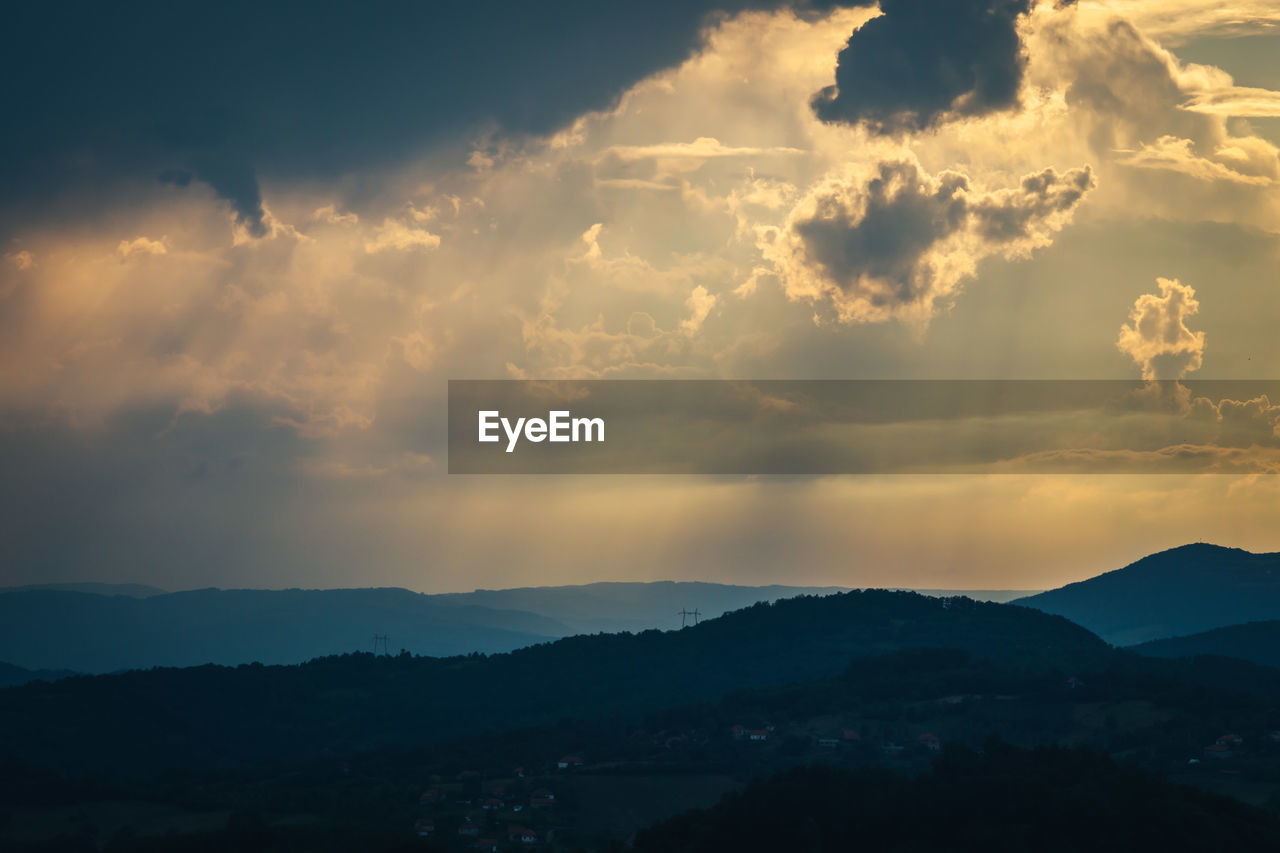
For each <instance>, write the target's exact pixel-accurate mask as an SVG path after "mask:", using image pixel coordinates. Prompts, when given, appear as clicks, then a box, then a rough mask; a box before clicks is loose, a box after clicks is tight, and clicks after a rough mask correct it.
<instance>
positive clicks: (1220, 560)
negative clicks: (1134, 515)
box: [1015, 544, 1280, 646]
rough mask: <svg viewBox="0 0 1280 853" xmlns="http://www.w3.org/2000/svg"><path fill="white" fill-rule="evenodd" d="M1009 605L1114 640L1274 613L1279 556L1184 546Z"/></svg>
mask: <svg viewBox="0 0 1280 853" xmlns="http://www.w3.org/2000/svg"><path fill="white" fill-rule="evenodd" d="M1015 603H1016V604H1021V605H1024V606H1026V607H1034V608H1036V609H1037V610H1042V611H1044V612H1045V613H1054V614H1057V615H1059V616H1065V617H1067V618H1068V619H1070V620H1071V621H1073V622H1075V623H1077V624H1079V625H1083V626H1084V627H1086V628H1088V629H1089V630H1090V631H1093V632H1095V633H1096V634H1098V635H1099V636H1101V637H1102V638H1103V639H1104V640H1106V641H1107V642H1109V643H1114V644H1116V645H1121V646H1128V645H1134V644H1136V643H1143V642H1146V641H1148V640H1156V639H1161V638H1164V637H1175V636H1180V635H1184V634H1194V633H1198V632H1201V631H1207V630H1210V629H1212V628H1219V627H1223V626H1227V625H1236V624H1239V623H1241V622H1252V621H1258V620H1264V619H1280V554H1251V553H1250V552H1248V551H1243V550H1241V549H1239V548H1222V547H1219V546H1217V545H1207V544H1197V545H1184V546H1182V547H1181V548H1173V549H1172V550H1169V551H1162V552H1160V553H1158V554H1152V555H1151V556H1149V557H1143V558H1142V559H1141V560H1138V561H1137V562H1136V563H1132V564H1131V565H1128V566H1125V567H1124V568H1123V569H1117V570H1116V571H1113V572H1107V573H1106V574H1102V575H1098V576H1097V577H1095V578H1090V579H1089V580H1086V581H1081V582H1079V583H1073V584H1068V585H1067V586H1064V587H1061V588H1059V589H1054V590H1049V591H1048V592H1042V593H1040V594H1039V595H1032V596H1029V597H1026V598H1020V599H1017V600H1016V602H1015Z"/></svg>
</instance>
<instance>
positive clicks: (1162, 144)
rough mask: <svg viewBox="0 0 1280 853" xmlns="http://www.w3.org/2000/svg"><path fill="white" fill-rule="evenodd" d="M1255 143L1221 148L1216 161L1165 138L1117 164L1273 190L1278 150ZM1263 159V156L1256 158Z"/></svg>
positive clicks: (1279, 166)
mask: <svg viewBox="0 0 1280 853" xmlns="http://www.w3.org/2000/svg"><path fill="white" fill-rule="evenodd" d="M1251 143H1252V140H1234V141H1233V142H1232V143H1228V144H1224V145H1222V146H1220V147H1219V148H1218V149H1217V151H1215V152H1214V157H1213V158H1209V157H1201V156H1200V155H1199V154H1197V153H1196V150H1195V142H1193V141H1192V140H1190V139H1179V138H1177V137H1176V136H1162V137H1160V138H1159V139H1157V140H1156V141H1155V142H1153V143H1150V144H1143V145H1142V146H1141V147H1139V148H1138V149H1137V150H1135V151H1126V152H1122V154H1123V155H1124V156H1122V157H1120V158H1119V159H1118V160H1117V161H1116V162H1117V163H1119V164H1121V165H1124V166H1132V167H1134V168H1138V169H1162V170H1166V171H1170V172H1180V173H1182V174H1184V175H1187V176H1189V177H1192V178H1196V179H1197V180H1200V181H1206V182H1214V181H1228V182H1231V183H1237V184H1246V185H1253V186H1271V185H1273V184H1275V183H1276V180H1277V178H1278V177H1280V162H1277V160H1276V158H1275V153H1274V150H1270V146H1268V145H1265V143H1264V144H1263V146H1262V147H1261V150H1259V146H1257V145H1255V144H1251ZM1254 155H1260V156H1254Z"/></svg>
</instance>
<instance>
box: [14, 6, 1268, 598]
mask: <svg viewBox="0 0 1280 853" xmlns="http://www.w3.org/2000/svg"><path fill="white" fill-rule="evenodd" d="M6 15H7V16H8V18H9V19H10V23H11V24H12V26H11V27H9V30H10V32H12V33H15V34H19V35H20V37H18V38H15V39H11V44H10V45H9V47H10V48H12V49H10V50H6V52H5V54H4V55H3V56H2V57H0V91H2V93H3V97H4V103H5V104H6V105H7V110H6V112H7V114H8V120H9V121H8V124H9V126H10V128H11V129H12V132H8V133H6V134H4V136H3V138H2V139H0V255H2V256H3V257H2V258H0V466H2V470H3V471H4V476H3V478H0V584H25V583H44V582H61V581H106V582H135V583H147V584H153V585H156V586H160V587H163V588H168V589H185V588H193V587H205V586H220V587H269V588H280V587H295V586H296V587H349V586H404V587H408V588H411V589H417V590H422V591H428V592H444V591H461V590H470V589H474V588H477V587H488V588H495V587H511V586H527V585H542V584H564V583H585V582H590V581H598V580H657V579H677V580H686V579H689V580H692V579H697V580H708V581H720V582H728V583H749V584H756V583H760V584H763V583H787V584H822V585H827V584H830V585H842V586H893V587H911V586H914V587H933V588H951V589H957V588H1027V589H1043V588H1048V587H1052V586H1056V585H1059V584H1062V583H1065V582H1069V581H1074V580H1079V579H1082V578H1085V577H1089V576H1092V575H1095V574H1098V573H1099V572H1102V571H1107V570H1110V569H1114V568H1118V567H1120V566H1122V565H1124V564H1126V563H1128V562H1130V561H1132V560H1134V559H1137V558H1139V557H1141V556H1143V555H1145V554H1147V553H1150V552H1152V551H1155V550H1160V549H1163V548H1167V547H1173V546H1176V545H1181V544H1185V543H1187V542H1193V541H1201V540H1203V541H1212V542H1217V543H1219V544H1224V545H1233V546H1239V547H1244V548H1248V549H1250V550H1255V551H1280V526H1277V525H1276V524H1275V523H1274V518H1275V507H1276V506H1277V505H1278V503H1277V500H1278V499H1280V483H1278V482H1277V481H1278V480H1280V478H1277V477H1276V476H1274V472H1275V471H1276V470H1277V465H1276V453H1277V450H1276V449H1277V448H1278V447H1280V400H1275V401H1272V400H1270V399H1268V398H1254V399H1250V400H1226V399H1214V400H1202V401H1196V402H1195V403H1193V404H1189V405H1191V406H1192V408H1194V409H1195V411H1196V412H1197V413H1198V414H1197V416H1199V417H1205V418H1208V419H1209V421H1210V422H1211V423H1213V424H1216V425H1218V426H1219V427H1220V428H1221V429H1222V430H1224V431H1225V430H1227V429H1228V427H1231V428H1235V426H1233V425H1238V424H1239V423H1241V422H1242V419H1245V420H1247V421H1248V424H1247V427H1248V428H1247V430H1245V432H1243V433H1241V435H1244V436H1245V437H1244V438H1239V439H1237V440H1236V445H1237V447H1236V450H1238V451H1239V452H1240V453H1245V454H1247V455H1248V458H1249V460H1250V461H1249V464H1248V465H1246V466H1243V467H1241V466H1236V467H1233V468H1232V471H1231V473H1196V474H1190V475H1182V474H1177V475H1175V474H1160V475H1144V474H1107V473H1100V472H1098V473H1081V474H1072V475H1039V474H1023V473H1017V474H992V475H960V474H945V475H943V474H940V475H892V476H843V477H837V476H831V477H808V478H799V477H790V478H772V477H718V478H712V477H694V476H658V475H654V476H647V475H631V476H501V475H475V476H460V475H449V474H448V473H447V469H446V465H445V461H446V457H447V446H446V443H445V437H446V436H445V428H446V417H445V414H446V413H445V395H446V388H447V381H448V380H450V379H605V378H608V379H641V378H643V379H654V378H684V379H711V378H716V379H843V378H851V379H873V378H874V379H921V378H929V379H1004V378H1018V379H1028V378H1034V379H1140V378H1141V379H1182V378H1193V379H1194V378H1207V379H1259V380H1265V379H1275V378H1278V377H1277V374H1278V373H1280V371H1278V370H1277V368H1278V367H1280V335H1277V334H1276V333H1275V325H1276V322H1277V319H1278V318H1280V275H1278V273H1277V271H1278V270H1280V263H1278V262H1280V148H1278V147H1277V146H1280V91H1277V90H1280V59H1277V58H1276V57H1280V0H1238V2H1226V3H1222V2H1208V0H1161V1H1160V2H1155V0H1151V2H1147V0H1080V2H1077V3H1074V4H1058V3H1054V2H1032V0H955V2H949V3H941V2H921V1H920V0H883V2H881V3H880V5H878V6H876V5H863V6H842V5H837V4H828V3H816V2H802V3H794V4H786V3H773V2H721V3H717V2H671V3H640V2H617V3H598V2H597V3H590V2H573V1H572V0H570V1H569V2H562V3H557V4H509V3H498V2H490V3H483V2H481V3H473V4H466V6H465V8H459V9H457V10H453V11H445V10H443V9H440V8H437V7H436V6H435V5H433V4H408V3H373V4H361V5H360V6H358V7H357V6H355V5H354V4H353V5H349V6H342V5H338V4H327V5H323V6H317V5H316V4H304V3H283V2H282V3H275V4H267V5H266V7H265V8H264V7H263V6H262V4H251V3H240V2H231V3H225V4H217V5H213V4H210V5H208V6H205V7H200V8H195V7H191V8H187V9H176V8H173V7H172V6H171V5H169V4H155V3H127V4H124V5H123V6H118V7H117V6H113V7H110V8H108V7H107V6H105V5H103V4H90V3H69V4H58V5H57V6H56V7H55V6H52V5H51V4H32V5H30V6H27V7H24V8H18V9H13V10H9V11H8V12H7V13H6ZM1196 405H1198V408H1195V406H1196ZM1188 411H1190V409H1188Z"/></svg>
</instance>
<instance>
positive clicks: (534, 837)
mask: <svg viewBox="0 0 1280 853" xmlns="http://www.w3.org/2000/svg"><path fill="white" fill-rule="evenodd" d="M507 840H508V841H518V842H520V843H521V844H537V843H538V833H536V832H534V831H533V830H532V829H530V828H529V827H527V826H509V827H507Z"/></svg>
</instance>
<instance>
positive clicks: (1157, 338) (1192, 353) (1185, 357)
mask: <svg viewBox="0 0 1280 853" xmlns="http://www.w3.org/2000/svg"><path fill="white" fill-rule="evenodd" d="M1156 284H1157V285H1159V287H1160V293H1159V295H1156V294H1154V293H1144V294H1143V295H1142V296H1139V297H1138V299H1137V301H1136V302H1134V303H1133V310H1132V311H1130V312H1129V322H1128V323H1126V324H1125V325H1124V326H1121V327H1120V338H1119V340H1117V341H1116V346H1117V347H1119V348H1120V351H1121V352H1123V353H1124V354H1125V355H1128V356H1129V357H1130V358H1132V359H1133V360H1134V362H1136V363H1137V364H1138V366H1139V367H1140V368H1141V369H1142V378H1143V379H1181V378H1182V377H1184V376H1186V375H1187V374H1188V373H1190V372H1191V371H1193V370H1198V369H1199V368H1200V365H1201V363H1202V362H1203V360H1204V341H1205V339H1204V332H1193V331H1191V329H1189V328H1188V327H1187V318H1188V317H1191V316H1193V315H1194V314H1196V313H1197V312H1198V311H1199V310H1200V303H1199V301H1197V300H1196V292H1195V289H1194V288H1192V287H1191V286H1190V285H1185V284H1182V283H1181V282H1179V281H1178V280H1177V279H1168V278H1158V279H1156Z"/></svg>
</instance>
